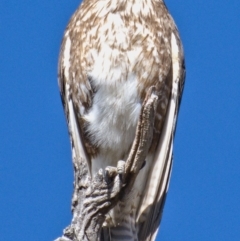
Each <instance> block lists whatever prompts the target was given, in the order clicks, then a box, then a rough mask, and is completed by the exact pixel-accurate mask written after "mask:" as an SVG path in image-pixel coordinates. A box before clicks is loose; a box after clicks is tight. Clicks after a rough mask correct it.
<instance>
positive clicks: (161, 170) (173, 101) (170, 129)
mask: <svg viewBox="0 0 240 241" xmlns="http://www.w3.org/2000/svg"><path fill="white" fill-rule="evenodd" d="M171 49H172V91H171V96H170V101H169V104H168V109H167V113H166V117H165V120H164V125H163V129H162V132H161V134H160V141H159V144H158V146H157V149H156V153H155V155H154V161H153V163H154V164H153V166H152V167H151V170H150V172H149V173H150V174H149V176H148V183H147V186H146V188H145V190H146V191H145V193H144V197H143V199H142V203H141V208H140V209H139V213H138V218H137V222H138V223H139V228H138V230H139V235H138V236H139V241H154V240H155V238H156V235H157V231H158V227H159V223H160V221H161V216H162V210H163V206H164V202H165V199H166V194H167V191H168V185H169V179H170V175H171V168H172V152H173V138H174V132H175V127H176V120H177V115H178V111H179V104H180V100H181V95H182V90H183V85H184V79H185V68H184V57H183V49H182V45H181V42H180V39H179V36H178V34H177V30H176V33H174V32H172V35H171ZM141 220H144V221H141Z"/></svg>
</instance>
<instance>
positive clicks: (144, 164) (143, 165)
mask: <svg viewBox="0 0 240 241" xmlns="http://www.w3.org/2000/svg"><path fill="white" fill-rule="evenodd" d="M145 166H146V160H145V161H144V162H143V164H142V166H141V168H140V170H142V169H143V168H144V167H145Z"/></svg>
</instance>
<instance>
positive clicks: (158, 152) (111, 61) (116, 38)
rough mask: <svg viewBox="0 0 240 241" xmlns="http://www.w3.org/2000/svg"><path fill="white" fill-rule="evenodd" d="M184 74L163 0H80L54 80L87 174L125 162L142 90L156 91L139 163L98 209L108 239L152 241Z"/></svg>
mask: <svg viewBox="0 0 240 241" xmlns="http://www.w3.org/2000/svg"><path fill="white" fill-rule="evenodd" d="M184 80H185V64H184V52H183V47H182V42H181V39H180V35H179V31H178V29H177V27H176V24H175V22H174V20H173V18H172V16H171V15H170V13H169V11H168V9H167V7H166V5H165V3H164V1H163V0H138V1H136V0H83V2H82V3H81V4H80V5H79V7H78V8H77V10H76V11H75V13H74V14H73V16H72V17H71V19H70V21H69V23H68V25H67V28H66V30H65V33H64V37H63V40H62V44H61V49H60V56H59V64H58V85H59V88H60V94H61V98H62V102H63V106H64V110H65V114H66V118H67V123H68V129H69V134H70V139H71V142H72V155H73V157H74V156H76V155H80V156H81V157H82V158H85V159H86V160H87V162H88V167H89V172H90V173H91V175H94V174H95V173H97V172H98V171H99V169H101V168H102V169H105V168H106V167H107V166H116V165H117V161H118V160H126V158H127V157H128V154H129V151H130V149H131V146H132V143H133V140H134V137H135V132H136V127H137V123H138V119H139V115H140V112H141V107H142V104H143V101H144V98H145V96H146V93H147V91H148V90H149V88H151V86H158V87H159V89H160V90H161V91H160V97H159V102H158V106H157V108H156V114H155V120H154V128H153V140H152V143H151V144H150V148H149V151H148V154H147V157H146V161H145V166H144V167H143V168H142V169H141V170H140V172H139V174H138V176H137V178H136V180H135V182H134V185H133V187H132V190H131V192H130V193H129V194H128V196H127V197H126V198H125V200H124V201H121V200H119V202H118V203H117V204H116V206H115V207H114V208H113V209H112V210H111V211H110V212H109V213H108V215H106V220H105V221H104V227H105V228H107V229H108V230H109V232H108V233H109V239H108V240H111V241H153V240H155V239H156V235H157V232H158V228H159V224H160V221H161V217H162V211H163V207H164V203H165V199H166V194H167V191H168V186H169V180H170V175H171V169H172V159H173V139H174V134H175V129H176V122H177V116H178V112H179V107H180V102H181V97H182V93H183V87H184ZM104 240H107V239H104Z"/></svg>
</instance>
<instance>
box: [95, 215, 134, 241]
mask: <svg viewBox="0 0 240 241" xmlns="http://www.w3.org/2000/svg"><path fill="white" fill-rule="evenodd" d="M100 241H138V237H137V230H136V225H135V220H133V219H131V220H129V221H128V222H123V223H121V225H118V226H116V227H104V228H103V229H102V235H101V239H100Z"/></svg>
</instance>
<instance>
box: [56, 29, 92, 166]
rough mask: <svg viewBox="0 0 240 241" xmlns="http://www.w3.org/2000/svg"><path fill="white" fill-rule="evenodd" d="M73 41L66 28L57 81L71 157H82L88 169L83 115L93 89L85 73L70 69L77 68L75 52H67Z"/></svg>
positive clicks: (88, 153)
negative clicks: (65, 119)
mask: <svg viewBox="0 0 240 241" xmlns="http://www.w3.org/2000/svg"><path fill="white" fill-rule="evenodd" d="M76 41H78V40H77V39H76V38H74V37H72V35H71V32H70V31H69V30H68V29H67V30H66V32H65V34H64V38H63V41H62V45H61V51H60V56H59V65H58V85H59V89H60V94H61V99H62V104H63V107H64V111H65V115H66V118H67V124H68V131H69V135H70V140H71V145H72V157H73V158H75V159H76V158H77V159H79V160H80V159H83V160H85V161H86V164H87V166H88V170H90V169H91V161H90V160H91V151H89V149H90V147H89V148H88V146H87V138H86V136H84V131H83V127H84V120H82V116H83V114H85V113H86V112H87V110H88V109H89V108H90V107H91V102H92V94H93V90H92V88H91V84H90V81H89V79H88V78H87V76H86V77H84V75H83V74H82V73H78V72H77V73H76V72H74V71H73V69H75V70H76V69H77V71H79V68H73V67H74V64H75V65H76V63H75V59H76V56H75V55H74V56H73V57H72V56H70V53H71V52H72V51H75V49H74V48H76ZM75 52H76V51H75ZM74 58H75V59H74ZM79 67H80V66H79Z"/></svg>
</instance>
